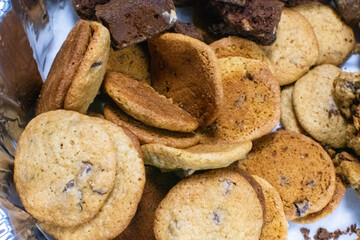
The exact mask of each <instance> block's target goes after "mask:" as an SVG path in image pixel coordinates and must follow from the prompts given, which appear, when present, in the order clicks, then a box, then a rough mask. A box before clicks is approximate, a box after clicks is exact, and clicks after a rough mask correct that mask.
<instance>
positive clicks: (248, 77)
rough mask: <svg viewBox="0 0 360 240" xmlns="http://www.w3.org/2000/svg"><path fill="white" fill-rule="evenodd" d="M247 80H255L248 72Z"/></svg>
mask: <svg viewBox="0 0 360 240" xmlns="http://www.w3.org/2000/svg"><path fill="white" fill-rule="evenodd" d="M246 78H247V79H249V80H250V81H252V80H253V79H254V77H253V75H251V74H250V73H249V72H246Z"/></svg>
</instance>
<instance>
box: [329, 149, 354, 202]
mask: <svg viewBox="0 0 360 240" xmlns="http://www.w3.org/2000/svg"><path fill="white" fill-rule="evenodd" d="M334 164H335V166H336V173H337V174H339V175H340V176H341V177H342V179H344V182H345V183H346V184H347V185H348V186H350V187H351V188H353V189H355V190H356V191H357V192H358V195H359V196H360V163H359V160H358V159H357V158H355V157H354V156H352V155H350V154H348V153H347V152H341V153H339V154H337V155H336V157H335V159H334Z"/></svg>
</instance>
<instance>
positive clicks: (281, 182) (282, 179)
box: [280, 176, 289, 186]
mask: <svg viewBox="0 0 360 240" xmlns="http://www.w3.org/2000/svg"><path fill="white" fill-rule="evenodd" d="M287 184H289V181H288V179H287V178H286V177H284V176H281V181H280V185H281V186H284V185H287Z"/></svg>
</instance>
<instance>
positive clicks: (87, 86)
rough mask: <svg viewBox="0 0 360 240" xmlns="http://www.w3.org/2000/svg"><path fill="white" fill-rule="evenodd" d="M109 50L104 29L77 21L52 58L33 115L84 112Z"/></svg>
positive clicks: (96, 91)
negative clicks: (52, 112)
mask: <svg viewBox="0 0 360 240" xmlns="http://www.w3.org/2000/svg"><path fill="white" fill-rule="evenodd" d="M109 48H110V35H109V32H108V30H107V29H106V28H105V27H104V26H102V25H101V24H99V23H97V22H90V21H84V20H80V21H78V22H77V24H76V26H75V27H74V28H73V29H72V30H71V32H70V34H69V35H68V37H67V38H66V40H65V42H64V44H63V45H62V47H61V49H60V51H59V52H58V54H57V55H56V58H55V60H54V63H53V65H52V66H51V69H50V72H49V75H48V77H47V79H46V81H45V83H44V85H43V88H42V90H41V93H40V95H39V99H38V103H37V106H36V115H39V114H41V113H43V112H47V111H51V110H56V109H62V108H65V109H68V110H74V111H78V112H81V113H86V110H87V109H88V107H89V105H90V103H91V102H92V101H93V100H94V98H95V96H96V94H97V93H98V90H99V88H100V85H101V82H102V80H103V77H104V74H105V68H106V64H107V60H108V54H109Z"/></svg>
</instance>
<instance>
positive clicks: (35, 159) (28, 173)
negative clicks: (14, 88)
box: [14, 110, 117, 227]
mask: <svg viewBox="0 0 360 240" xmlns="http://www.w3.org/2000/svg"><path fill="white" fill-rule="evenodd" d="M88 119H89V118H88V117H85V116H82V115H80V114H77V113H75V112H70V111H64V110H57V111H51V112H47V113H44V114H41V115H39V116H38V117H36V118H34V119H33V120H32V121H31V122H30V123H29V124H28V125H27V127H26V129H25V131H24V132H23V134H22V136H21V138H20V141H19V143H18V148H17V152H16V157H15V169H14V180H15V183H16V188H17V191H18V193H19V196H20V198H21V201H22V203H23V205H24V207H25V209H26V210H27V211H28V212H29V213H30V214H31V215H32V216H34V217H35V218H36V219H37V220H39V221H41V222H46V223H47V224H54V225H58V226H63V227H69V226H75V225H79V224H82V223H84V222H87V221H89V220H90V219H92V218H93V217H94V216H95V215H96V214H97V213H98V211H99V210H100V209H101V208H102V206H103V205H104V203H105V202H106V199H107V198H108V196H109V194H110V193H111V191H112V190H113V187H114V181H115V174H116V167H117V164H116V163H117V161H116V155H115V153H114V146H113V144H112V140H111V139H110V137H109V135H108V134H107V133H106V132H105V130H104V129H103V128H102V127H101V126H99V125H97V124H94V123H93V122H92V121H89V120H88ZM89 130H91V131H92V134H91V136H88V137H87V138H84V137H83V136H85V135H87V134H88V131H89Z"/></svg>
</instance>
